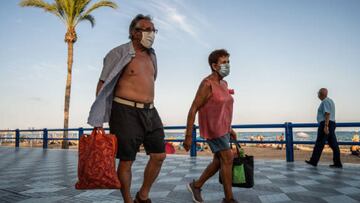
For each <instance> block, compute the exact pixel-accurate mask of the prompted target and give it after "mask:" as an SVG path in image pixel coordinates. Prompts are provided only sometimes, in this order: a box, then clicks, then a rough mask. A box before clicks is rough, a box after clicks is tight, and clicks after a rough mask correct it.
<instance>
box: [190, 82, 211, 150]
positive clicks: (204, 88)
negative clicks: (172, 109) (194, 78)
mask: <svg viewBox="0 0 360 203" xmlns="http://www.w3.org/2000/svg"><path fill="white" fill-rule="evenodd" d="M210 96H211V85H210V83H209V82H208V81H206V80H203V81H202V82H201V84H200V86H199V88H198V90H197V92H196V95H195V99H194V101H193V103H192V105H191V107H190V110H189V113H188V117H187V122H186V131H185V141H184V148H185V150H186V151H189V149H190V146H191V142H192V131H193V126H194V122H195V116H196V113H197V112H198V111H199V109H200V108H201V107H202V106H203V105H204V104H206V102H207V101H208V99H209V98H210Z"/></svg>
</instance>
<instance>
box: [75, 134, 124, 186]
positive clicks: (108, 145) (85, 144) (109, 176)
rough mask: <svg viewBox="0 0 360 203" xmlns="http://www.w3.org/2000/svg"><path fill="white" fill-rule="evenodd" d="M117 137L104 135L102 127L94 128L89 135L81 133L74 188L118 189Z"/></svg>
mask: <svg viewBox="0 0 360 203" xmlns="http://www.w3.org/2000/svg"><path fill="white" fill-rule="evenodd" d="M116 152H117V139H116V137H115V135H111V134H110V135H106V134H105V131H104V129H103V128H94V130H93V131H92V133H91V135H82V136H81V137H80V142H79V160H78V179H79V180H78V182H77V183H76V184H75V188H76V189H119V188H120V181H119V179H118V176H117V174H116V169H115V155H116Z"/></svg>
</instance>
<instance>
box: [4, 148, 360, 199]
mask: <svg viewBox="0 0 360 203" xmlns="http://www.w3.org/2000/svg"><path fill="white" fill-rule="evenodd" d="M147 159H148V158H147V156H144V155H142V154H139V155H138V157H137V160H136V162H135V163H134V165H133V184H132V193H133V194H135V193H136V191H137V190H138V189H139V187H140V184H141V182H142V174H143V169H144V166H145V163H146V161H147ZM209 161H210V158H209V157H197V158H190V157H188V156H176V155H175V156H168V157H167V159H166V161H165V163H164V165H163V168H162V171H161V174H160V176H159V178H158V179H157V180H156V183H155V184H154V186H153V188H152V191H151V194H150V197H151V198H152V200H153V202H154V203H162V202H164V203H175V202H176V203H183V202H184V203H190V202H192V201H191V197H190V194H189V192H188V191H187V189H186V187H185V185H186V184H187V183H188V182H189V181H191V180H192V179H193V178H196V177H198V176H199V175H200V173H201V172H202V170H203V169H204V168H205V167H206V165H207V164H208V163H209ZM359 170H360V165H351V164H345V167H344V169H342V170H341V169H331V168H329V167H328V166H327V165H320V166H318V167H317V168H312V167H310V166H307V165H305V164H304V163H302V162H295V163H286V162H285V161H283V160H272V161H264V160H256V162H255V184H256V185H255V187H254V188H252V189H242V188H234V193H235V197H236V198H237V199H238V200H240V202H316V203H320V202H334V203H350V202H360V171H359ZM76 171H77V152H76V151H66V150H42V149H28V148H21V149H18V150H16V149H14V148H4V147H0V202H36V203H38V202H122V201H121V200H120V199H121V197H120V192H119V191H117V190H88V191H79V190H75V189H74V184H75V182H76V180H77V174H76V173H77V172H76ZM203 197H204V199H205V202H209V203H215V202H216V203H218V202H220V200H221V198H222V197H223V192H222V188H221V185H220V184H218V175H217V174H216V175H215V176H214V177H213V178H212V179H211V180H209V181H208V183H207V184H206V185H205V186H204V188H203Z"/></svg>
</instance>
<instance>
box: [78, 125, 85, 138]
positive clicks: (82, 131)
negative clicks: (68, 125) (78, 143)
mask: <svg viewBox="0 0 360 203" xmlns="http://www.w3.org/2000/svg"><path fill="white" fill-rule="evenodd" d="M83 134H84V128H79V139H80V136H82V135H83Z"/></svg>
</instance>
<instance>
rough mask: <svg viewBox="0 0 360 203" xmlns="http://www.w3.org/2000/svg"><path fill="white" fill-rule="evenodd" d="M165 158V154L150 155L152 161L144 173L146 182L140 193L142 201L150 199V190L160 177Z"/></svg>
mask: <svg viewBox="0 0 360 203" xmlns="http://www.w3.org/2000/svg"><path fill="white" fill-rule="evenodd" d="M165 158H166V154H165V153H151V154H150V159H149V161H148V163H147V165H146V168H145V171H144V182H143V184H142V186H141V188H140V191H139V195H140V199H142V200H146V199H148V198H149V192H150V188H151V186H152V184H153V183H154V181H155V179H156V178H157V177H158V175H159V173H160V170H161V166H162V164H163V162H164V160H165Z"/></svg>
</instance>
